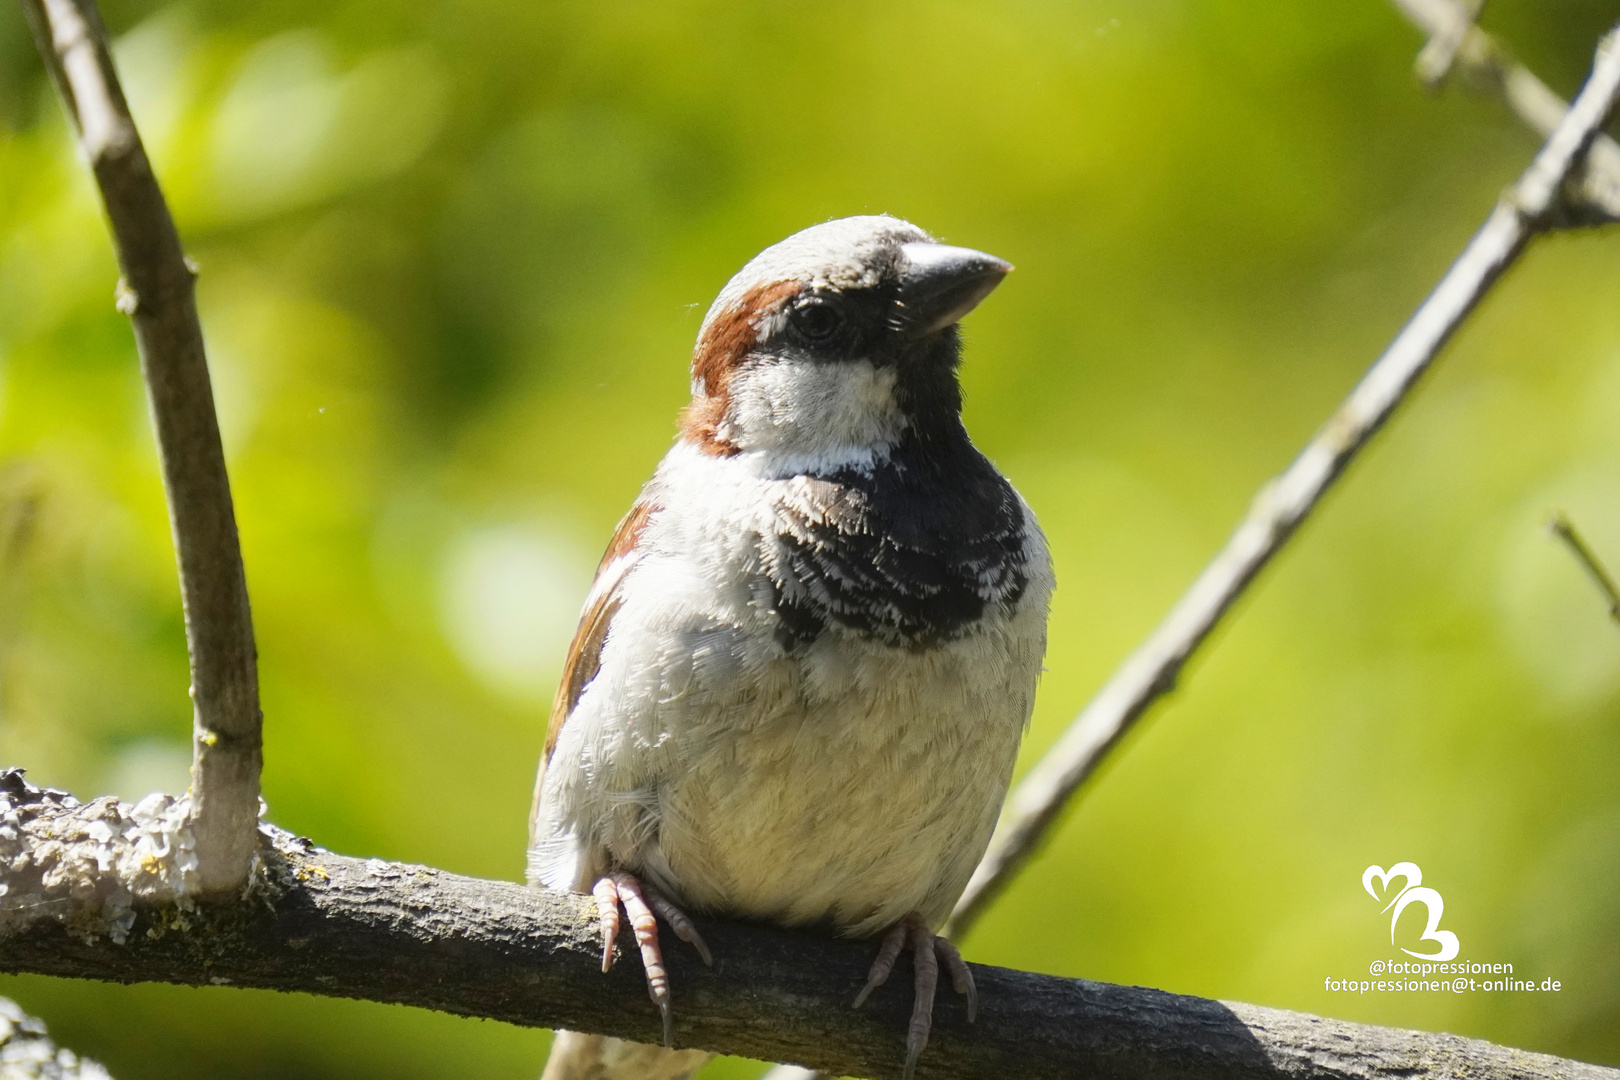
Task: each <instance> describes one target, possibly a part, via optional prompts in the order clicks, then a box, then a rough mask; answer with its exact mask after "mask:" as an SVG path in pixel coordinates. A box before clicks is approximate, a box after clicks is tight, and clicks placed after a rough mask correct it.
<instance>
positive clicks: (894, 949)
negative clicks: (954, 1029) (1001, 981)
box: [854, 914, 979, 1080]
mask: <svg viewBox="0 0 1620 1080" xmlns="http://www.w3.org/2000/svg"><path fill="white" fill-rule="evenodd" d="M905 948H909V949H910V950H911V962H912V966H913V969H914V970H915V973H916V976H915V982H914V992H915V997H914V999H913V1001H912V1006H911V1022H910V1023H909V1024H907V1026H906V1067H905V1072H904V1073H903V1077H904V1080H911V1077H912V1074H913V1073H914V1072H915V1071H916V1068H917V1058H918V1057H920V1056H921V1055H922V1052H923V1049H924V1048H925V1047H927V1045H928V1035H929V1032H930V1031H931V1030H932V1029H933V1024H934V990H935V989H936V988H937V987H938V985H939V966H940V964H941V962H943V963H944V965H945V969H946V970H947V971H949V972H950V975H951V985H952V986H953V987H954V988H955V990H956V992H957V993H958V994H963V995H965V996H966V997H967V1014H968V1023H970V1024H971V1023H972V1022H973V1021H974V1019H976V1018H977V1016H978V1012H979V991H978V988H977V987H976V986H974V985H973V972H972V970H971V969H970V968H969V967H968V966H967V962H966V961H964V960H963V959H962V954H961V953H960V952H958V951H957V949H956V946H955V945H952V944H951V943H950V942H949V941H946V940H945V939H944V938H942V937H935V936H934V933H933V931H932V930H930V929H929V928H928V924H927V923H925V922H923V920H922V918H921V916H919V915H916V914H911V915H907V916H906V917H905V918H903V919H901V920H900V921H899V922H897V923H895V924H894V925H893V926H891V927H890V928H889V931H888V933H886V934H884V935H883V943H882V944H881V945H879V946H878V954H877V959H876V960H874V961H873V962H872V970H871V972H870V973H869V974H868V975H867V978H866V985H865V986H863V987H861V992H860V993H859V994H856V995H855V1006H854V1007H855V1008H857V1009H858V1008H860V1007H861V1006H862V1005H863V1004H864V1003H865V1002H866V999H867V998H868V997H870V996H871V994H872V991H873V990H876V989H877V988H878V987H880V986H882V985H883V984H884V982H886V981H887V980H888V978H889V975H890V973H891V972H893V971H894V963H895V961H896V960H897V959H899V957H900V951H901V950H902V949H905Z"/></svg>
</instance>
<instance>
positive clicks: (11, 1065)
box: [0, 998, 112, 1080]
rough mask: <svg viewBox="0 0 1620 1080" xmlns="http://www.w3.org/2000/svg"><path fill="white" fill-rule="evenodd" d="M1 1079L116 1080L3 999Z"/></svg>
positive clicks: (0, 1007)
mask: <svg viewBox="0 0 1620 1080" xmlns="http://www.w3.org/2000/svg"><path fill="white" fill-rule="evenodd" d="M0 1076H3V1077H4V1078H5V1080H112V1077H111V1076H108V1075H107V1070H106V1069H104V1068H102V1067H101V1066H100V1065H99V1064H97V1063H96V1062H94V1061H91V1060H90V1059H89V1058H82V1057H79V1056H78V1055H77V1054H75V1053H74V1052H73V1051H71V1050H64V1049H62V1048H61V1047H59V1046H57V1045H55V1044H54V1043H52V1042H51V1037H50V1036H49V1035H47V1034H46V1033H45V1025H44V1024H43V1023H41V1022H40V1021H38V1020H36V1019H34V1018H33V1017H32V1016H29V1015H28V1014H27V1013H25V1012H23V1011H22V1010H21V1009H19V1008H18V1007H17V1004H16V1002H13V1001H8V1000H7V999H6V998H0Z"/></svg>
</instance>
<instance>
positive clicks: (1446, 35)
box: [1397, 0, 1546, 134]
mask: <svg viewBox="0 0 1620 1080" xmlns="http://www.w3.org/2000/svg"><path fill="white" fill-rule="evenodd" d="M1397 2H1398V0H1397ZM1441 2H1442V3H1447V4H1450V5H1451V6H1452V7H1453V8H1455V9H1456V11H1455V12H1454V13H1452V17H1451V18H1450V19H1449V20H1447V25H1444V26H1437V27H1435V28H1433V29H1431V30H1430V31H1429V43H1428V44H1427V45H1425V46H1423V51H1422V52H1420V53H1418V58H1417V61H1416V62H1415V63H1414V64H1413V65H1412V66H1413V67H1414V68H1415V69H1416V70H1417V76H1418V78H1419V79H1421V80H1423V85H1425V86H1427V87H1428V88H1429V89H1430V90H1438V89H1440V84H1441V83H1443V82H1445V81H1446V76H1447V75H1449V74H1451V65H1452V64H1453V63H1455V62H1456V60H1457V50H1458V49H1460V48H1462V44H1463V42H1464V41H1465V40H1466V39H1467V37H1468V32H1469V31H1470V30H1472V29H1473V28H1474V21H1475V20H1476V19H1478V18H1479V12H1480V9H1481V8H1483V7H1484V6H1485V0H1441ZM1542 134H1546V133H1545V132H1543V133H1542Z"/></svg>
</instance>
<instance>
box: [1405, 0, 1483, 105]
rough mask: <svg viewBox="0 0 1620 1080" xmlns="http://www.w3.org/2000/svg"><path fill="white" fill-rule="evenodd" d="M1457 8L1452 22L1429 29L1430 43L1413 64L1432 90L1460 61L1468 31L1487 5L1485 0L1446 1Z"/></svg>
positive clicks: (1420, 77) (1425, 83) (1438, 85)
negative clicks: (1453, 65)
mask: <svg viewBox="0 0 1620 1080" xmlns="http://www.w3.org/2000/svg"><path fill="white" fill-rule="evenodd" d="M1444 2H1446V3H1450V4H1451V5H1452V6H1453V7H1454V8H1456V9H1457V10H1456V13H1455V15H1454V17H1453V18H1452V19H1451V20H1450V22H1449V25H1446V26H1441V27H1438V28H1436V29H1434V30H1431V31H1430V32H1429V43H1428V44H1427V45H1425V46H1423V51H1422V52H1420V53H1418V58H1417V62H1416V63H1415V64H1414V65H1413V67H1415V68H1416V69H1417V75H1418V78H1419V79H1422V80H1423V84H1424V85H1425V86H1427V87H1429V89H1431V90H1437V89H1439V88H1440V84H1441V83H1443V82H1445V81H1446V76H1447V75H1449V74H1450V73H1451V65H1452V64H1454V63H1456V61H1457V50H1458V49H1460V48H1462V43H1463V41H1464V40H1465V39H1466V38H1467V37H1468V32H1469V31H1470V30H1472V29H1473V28H1474V20H1476V19H1478V18H1479V12H1480V8H1482V7H1484V4H1485V0H1444Z"/></svg>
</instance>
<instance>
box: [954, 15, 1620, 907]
mask: <svg viewBox="0 0 1620 1080" xmlns="http://www.w3.org/2000/svg"><path fill="white" fill-rule="evenodd" d="M1616 34H1620V27H1617V28H1616V29H1615V30H1614V31H1611V32H1610V33H1609V34H1608V35H1607V36H1606V37H1605V38H1604V39H1603V41H1602V43H1601V44H1600V45H1599V46H1598V50H1597V57H1596V60H1595V62H1594V64H1593V67H1592V74H1591V77H1590V78H1588V79H1587V82H1586V85H1585V86H1584V87H1583V88H1582V89H1581V93H1580V96H1579V97H1578V98H1577V99H1576V101H1575V105H1574V106H1573V107H1572V108H1571V109H1570V110H1569V111H1568V113H1566V114H1565V116H1564V119H1563V121H1562V123H1560V124H1559V125H1558V128H1557V129H1556V130H1555V131H1554V132H1553V134H1552V137H1551V138H1549V139H1548V140H1547V143H1546V145H1544V146H1543V147H1542V148H1541V152H1540V153H1538V154H1537V155H1536V158H1535V161H1533V162H1532V163H1531V165H1530V167H1529V168H1528V169H1527V170H1525V173H1524V175H1523V176H1522V177H1520V179H1519V182H1518V183H1517V184H1516V185H1514V186H1513V187H1512V188H1510V189H1509V190H1508V191H1507V192H1506V193H1505V194H1504V195H1503V197H1502V199H1501V200H1500V202H1499V203H1498V204H1497V207H1496V210H1495V211H1494V212H1493V213H1492V214H1491V216H1490V218H1489V219H1488V220H1487V221H1486V222H1485V224H1484V226H1483V227H1482V228H1481V229H1480V230H1479V232H1477V233H1475V234H1474V238H1473V239H1472V240H1471V241H1469V244H1468V247H1467V248H1466V249H1465V250H1464V251H1463V253H1462V256H1461V257H1460V258H1458V259H1457V261H1456V262H1455V263H1453V264H1452V266H1451V269H1449V270H1448V271H1446V274H1445V276H1444V277H1443V278H1441V279H1440V283H1439V284H1438V285H1437V286H1435V289H1434V292H1432V293H1431V294H1430V295H1429V298H1428V299H1427V300H1425V301H1424V302H1423V305H1422V306H1421V307H1419V308H1418V309H1417V312H1416V313H1415V314H1414V315H1413V316H1412V319H1411V321H1410V322H1408V323H1407V324H1406V326H1405V327H1404V328H1402V330H1401V332H1400V334H1398V335H1397V336H1396V338H1395V340H1394V341H1393V342H1392V343H1391V344H1390V346H1389V348H1388V349H1386V350H1385V352H1384V354H1383V356H1381V357H1379V358H1378V361H1377V363H1375V364H1374V365H1373V366H1372V368H1371V369H1370V370H1369V371H1368V372H1367V374H1366V375H1365V376H1363V378H1362V380H1361V382H1360V383H1359V384H1357V386H1356V388H1355V389H1354V390H1353V391H1352V392H1351V394H1350V396H1349V398H1347V399H1346V400H1345V401H1344V403H1343V404H1342V405H1340V406H1339V409H1338V411H1337V412H1336V413H1334V415H1333V416H1332V417H1331V418H1330V419H1329V420H1328V422H1327V424H1326V425H1325V426H1324V427H1323V428H1322V430H1321V431H1320V432H1319V433H1318V434H1317V436H1316V437H1315V438H1314V439H1313V440H1312V441H1311V442H1310V444H1309V445H1307V446H1306V447H1305V450H1304V451H1303V452H1302V453H1301V454H1300V455H1299V457H1297V458H1296V459H1295V460H1294V463H1293V464H1292V465H1290V466H1289V468H1288V470H1287V471H1286V472H1285V473H1283V474H1282V475H1281V476H1279V477H1277V478H1276V479H1275V480H1273V481H1272V482H1270V483H1268V484H1267V485H1266V486H1265V487H1263V488H1261V489H1260V493H1259V494H1258V495H1257V496H1256V497H1255V500H1254V504H1253V506H1252V508H1251V509H1250V511H1249V516H1248V518H1247V519H1246V520H1245V521H1244V522H1243V523H1242V524H1241V525H1239V526H1238V529H1237V531H1236V532H1235V533H1233V534H1232V538H1231V539H1230V540H1228V541H1227V543H1226V547H1225V548H1223V549H1222V550H1221V552H1220V553H1219V554H1218V555H1216V557H1215V560H1214V561H1213V562H1212V563H1210V564H1209V566H1208V567H1207V568H1205V570H1204V572H1203V573H1202V574H1201V575H1199V577H1198V580H1196V581H1195V582H1193V585H1192V588H1191V589H1189V590H1188V591H1187V593H1186V594H1185V595H1184V596H1183V597H1182V598H1181V599H1180V600H1179V601H1178V602H1177V603H1176V606H1175V607H1174V608H1172V609H1171V611H1170V614H1169V615H1168V616H1167V617H1166V618H1165V620H1164V622H1162V623H1160V624H1159V627H1158V629H1157V630H1155V631H1154V632H1153V635H1152V636H1151V637H1149V638H1148V640H1147V641H1146V642H1145V643H1144V644H1143V645H1142V646H1141V647H1140V648H1138V649H1137V650H1136V652H1135V653H1133V654H1132V655H1131V656H1130V657H1129V658H1128V659H1127V660H1126V661H1125V663H1124V665H1123V666H1121V667H1120V669H1119V670H1118V671H1117V672H1116V673H1115V674H1114V676H1113V678H1112V679H1110V680H1109V682H1108V684H1107V685H1106V686H1104V687H1103V688H1102V690H1101V692H1100V693H1098V695H1097V696H1096V697H1095V698H1093V699H1092V701H1091V704H1089V705H1087V706H1086V708H1085V711H1083V712H1082V713H1081V714H1080V716H1079V717H1078V718H1077V719H1076V720H1075V721H1074V723H1073V724H1071V725H1070V726H1069V729H1068V730H1067V731H1065V732H1064V733H1063V736H1062V737H1061V738H1060V739H1059V740H1058V742H1057V744H1056V745H1055V746H1054V747H1053V748H1052V749H1051V750H1050V751H1048V752H1047V754H1046V756H1045V757H1043V758H1042V759H1041V760H1040V761H1039V762H1037V763H1036V765H1035V767H1034V768H1033V769H1031V770H1030V772H1029V774H1028V775H1027V776H1026V777H1025V778H1024V780H1023V782H1022V783H1020V784H1019V785H1018V788H1017V789H1016V790H1015V791H1014V792H1013V794H1012V797H1011V798H1010V799H1009V800H1008V803H1007V808H1006V810H1005V811H1004V812H1003V814H1002V819H1001V824H1000V825H999V826H998V828H997V830H996V835H995V837H994V838H993V839H992V840H991V842H990V849H989V851H987V852H986V853H985V856H984V859H983V860H982V861H981V862H980V863H979V866H978V869H977V870H975V871H974V874H973V879H972V880H971V881H970V882H969V883H968V887H967V891H966V892H965V893H963V895H962V899H961V900H960V901H959V902H958V903H957V905H956V910H955V912H953V913H952V915H951V920H950V923H949V924H948V925H947V928H946V930H947V932H948V933H950V934H953V935H960V934H962V933H964V932H966V930H967V929H968V927H970V926H971V925H972V924H973V922H974V920H975V919H977V917H978V916H979V915H980V914H981V913H982V912H983V911H984V909H985V908H986V906H987V905H988V904H989V903H990V902H991V900H993V899H994V898H995V896H996V895H997V894H998V893H999V892H1000V890H1001V888H1002V887H1003V886H1004V885H1005V884H1006V882H1007V881H1008V880H1009V879H1010V878H1011V877H1012V875H1013V874H1015V873H1016V872H1017V871H1018V870H1019V868H1021V867H1022V866H1023V864H1024V862H1025V861H1026V860H1028V859H1029V857H1030V856H1031V855H1032V854H1033V853H1034V851H1035V849H1036V847H1037V846H1038V845H1039V844H1040V842H1041V840H1042V839H1043V838H1044V837H1045V835H1046V833H1047V832H1048V830H1050V829H1051V827H1052V825H1053V824H1054V823H1055V822H1056V821H1057V819H1058V815H1059V814H1060V813H1061V812H1062V810H1063V808H1064V806H1065V805H1066V804H1067V803H1068V801H1069V798H1070V797H1071V796H1072V795H1073V794H1074V792H1075V790H1076V789H1077V788H1079V786H1080V785H1081V783H1083V782H1084V781H1085V779H1086V777H1088V776H1090V775H1091V774H1092V773H1093V772H1094V771H1095V770H1096V768H1097V766H1098V764H1099V763H1100V762H1101V761H1102V759H1103V757H1104V756H1105V755H1106V754H1107V753H1108V751H1109V750H1111V749H1112V748H1113V747H1114V746H1116V745H1117V744H1118V743H1119V741H1120V739H1122V738H1124V736H1125V733H1126V732H1127V731H1129V730H1130V729H1131V726H1132V725H1133V724H1135V723H1136V721H1137V720H1139V719H1141V717H1142V716H1143V714H1144V713H1146V712H1147V709H1148V707H1149V706H1150V705H1152V704H1153V703H1154V702H1156V701H1157V700H1159V698H1161V697H1163V696H1164V695H1165V694H1167V693H1169V692H1170V690H1171V689H1173V688H1174V686H1175V684H1176V679H1177V677H1178V675H1179V674H1180V672H1181V669H1182V667H1183V666H1185V664H1186V663H1187V660H1188V659H1189V658H1190V657H1191V656H1192V654H1193V653H1194V652H1195V651H1196V650H1197V649H1198V647H1199V646H1200V645H1202V644H1203V643H1204V641H1205V640H1206V639H1207V638H1208V637H1209V635H1210V633H1211V632H1212V631H1213V630H1214V629H1215V627H1216V625H1217V624H1219V622H1220V620H1221V617H1222V616H1223V615H1225V614H1226V612H1227V611H1228V610H1229V609H1230V608H1231V607H1232V605H1233V604H1234V603H1236V601H1237V599H1238V597H1240V596H1242V595H1243V592H1244V590H1245V589H1247V588H1248V586H1249V584H1250V583H1251V582H1252V581H1253V580H1254V578H1255V575H1256V574H1258V573H1259V572H1260V570H1261V569H1262V568H1263V567H1264V566H1265V565H1266V564H1267V563H1268V562H1270V561H1271V558H1272V556H1274V555H1275V554H1276V553H1277V551H1278V550H1279V549H1280V548H1281V547H1282V546H1283V544H1284V543H1286V542H1287V540H1288V538H1289V537H1290V536H1292V535H1293V533H1294V531H1295V530H1296V529H1297V528H1298V527H1299V525H1300V523H1301V522H1303V521H1304V520H1305V518H1306V517H1307V516H1308V515H1309V514H1310V513H1311V511H1312V510H1313V509H1315V508H1316V506H1317V504H1318V503H1319V502H1320V501H1321V499H1322V496H1323V495H1324V494H1326V493H1327V490H1328V488H1329V487H1330V486H1331V485H1332V483H1333V481H1334V480H1335V479H1337V478H1338V476H1339V474H1340V473H1342V472H1343V471H1344V469H1345V467H1346V466H1347V465H1349V464H1350V461H1351V460H1352V459H1353V458H1354V457H1355V456H1356V454H1357V453H1358V452H1359V451H1360V450H1361V448H1362V447H1363V446H1365V445H1366V443H1367V440H1368V439H1370V438H1372V436H1373V434H1374V433H1376V432H1377V431H1378V429H1379V428H1380V427H1381V426H1382V425H1383V423H1384V421H1386V420H1387V419H1389V416H1390V414H1391V413H1393V412H1394V411H1395V408H1396V406H1398V405H1399V404H1400V403H1401V401H1402V400H1404V399H1405V397H1406V395H1407V393H1408V392H1410V391H1411V389H1412V387H1413V385H1414V384H1415V383H1416V382H1417V380H1418V377H1419V376H1421V375H1422V374H1423V373H1424V372H1425V371H1426V370H1428V368H1429V365H1430V364H1432V363H1433V362H1434V359H1435V357H1436V356H1437V355H1438V354H1439V352H1440V349H1441V348H1442V347H1443V346H1444V345H1445V343H1446V342H1447V341H1448V340H1450V338H1451V335H1452V334H1453V333H1454V332H1455V331H1456V329H1457V327H1458V326H1460V325H1461V324H1462V321H1463V319H1464V318H1465V317H1466V316H1467V315H1468V313H1469V312H1470V311H1472V310H1473V309H1474V306H1475V305H1476V304H1478V303H1479V301H1480V299H1481V298H1482V297H1484V295H1485V293H1486V291H1487V290H1488V289H1489V288H1490V287H1491V285H1492V284H1493V283H1495V281H1496V280H1497V279H1498V278H1499V277H1500V276H1501V275H1502V272H1503V271H1505V270H1506V269H1507V268H1508V266H1509V265H1510V264H1511V263H1512V262H1513V260H1514V259H1516V258H1517V257H1518V255H1519V253H1520V252H1521V251H1522V250H1523V249H1524V247H1525V245H1526V244H1527V243H1528V242H1529V240H1530V238H1531V237H1532V236H1534V235H1535V234H1536V233H1538V232H1541V231H1544V230H1546V229H1547V228H1549V227H1550V224H1551V221H1552V219H1553V216H1554V214H1555V213H1557V211H1558V209H1559V206H1560V202H1559V199H1560V192H1561V191H1562V189H1563V187H1564V183H1565V181H1566V180H1567V179H1568V178H1569V176H1570V175H1571V174H1572V173H1573V172H1574V171H1575V169H1576V168H1577V166H1578V165H1579V163H1580V161H1581V159H1582V157H1583V156H1584V155H1585V153H1586V151H1587V148H1588V147H1590V146H1591V144H1592V141H1593V139H1595V138H1596V137H1597V134H1598V129H1599V128H1600V127H1601V126H1602V125H1603V123H1604V121H1605V120H1606V119H1607V117H1608V115H1609V113H1610V111H1611V110H1612V109H1613V108H1614V104H1615V99H1616V97H1617V96H1620V55H1617V47H1616Z"/></svg>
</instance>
